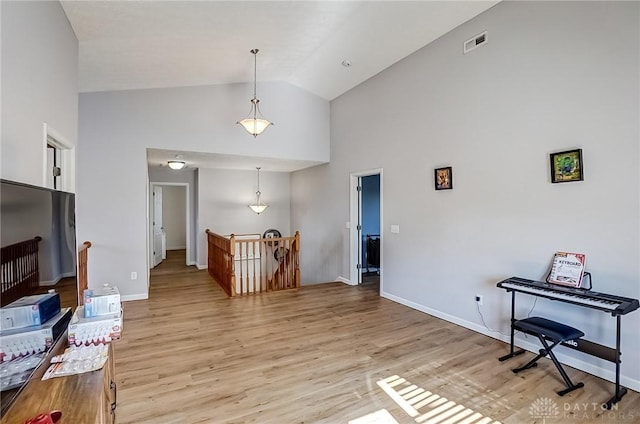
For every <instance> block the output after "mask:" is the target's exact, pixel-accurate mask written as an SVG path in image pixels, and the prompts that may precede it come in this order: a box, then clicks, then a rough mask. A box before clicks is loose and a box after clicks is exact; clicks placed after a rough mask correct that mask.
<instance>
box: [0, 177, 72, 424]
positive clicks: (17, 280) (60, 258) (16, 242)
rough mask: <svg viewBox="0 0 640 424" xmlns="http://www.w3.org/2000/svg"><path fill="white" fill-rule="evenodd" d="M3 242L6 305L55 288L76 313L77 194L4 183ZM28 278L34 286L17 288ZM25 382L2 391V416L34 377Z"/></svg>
mask: <svg viewBox="0 0 640 424" xmlns="http://www.w3.org/2000/svg"><path fill="white" fill-rule="evenodd" d="M0 242H1V247H2V255H1V256H2V258H1V259H2V261H1V262H2V265H1V269H0V271H1V272H0V283H1V286H2V293H1V296H2V299H1V300H2V302H1V303H2V305H3V306H4V305H6V304H8V303H11V301H13V300H15V298H16V297H17V298H19V297H22V296H24V295H30V294H40V293H47V291H48V290H50V289H54V290H55V291H56V292H57V293H59V294H60V304H61V307H63V308H71V309H72V310H75V308H76V307H77V303H78V300H77V299H78V298H77V279H76V275H77V272H76V269H77V265H76V261H77V245H76V231H75V195H74V194H73V193H66V192H62V191H55V190H50V189H47V188H43V187H37V186H32V185H28V184H22V183H17V182H13V181H7V180H0ZM34 247H37V253H34V251H33V249H34ZM16 257H22V259H20V260H17V259H15V258H16ZM36 259H37V260H36ZM34 262H36V263H37V265H36V264H35V263H34ZM34 269H35V271H34ZM34 272H35V274H34ZM27 280H28V284H29V287H27V288H26V289H24V290H16V289H15V286H16V285H18V284H24V281H27ZM0 337H2V336H1V335H0ZM26 372H27V373H28V372H29V371H28V370H27V371H26ZM24 378H25V381H24V382H23V383H22V386H18V387H15V388H10V387H7V389H6V390H4V389H3V390H2V393H0V406H1V409H0V416H2V415H3V414H4V412H6V410H7V408H8V407H9V406H10V404H11V402H12V401H13V399H15V397H16V396H17V395H18V393H19V392H20V391H21V389H22V387H24V385H26V383H27V382H28V381H29V379H30V378H31V377H30V375H29V376H25V377H24ZM3 387H4V386H3Z"/></svg>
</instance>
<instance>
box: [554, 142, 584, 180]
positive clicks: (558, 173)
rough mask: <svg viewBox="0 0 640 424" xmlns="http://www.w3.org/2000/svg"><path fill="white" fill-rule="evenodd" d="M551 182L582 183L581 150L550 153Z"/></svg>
mask: <svg viewBox="0 0 640 424" xmlns="http://www.w3.org/2000/svg"><path fill="white" fill-rule="evenodd" d="M549 157H550V161H551V182H552V183H568V182H571V181H583V180H584V174H583V172H584V169H583V163H582V149H574V150H567V151H564V152H557V153H551V155H549Z"/></svg>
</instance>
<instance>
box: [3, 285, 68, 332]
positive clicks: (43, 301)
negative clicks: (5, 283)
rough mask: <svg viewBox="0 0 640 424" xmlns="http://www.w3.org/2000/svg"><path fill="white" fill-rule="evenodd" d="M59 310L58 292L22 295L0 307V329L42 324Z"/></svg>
mask: <svg viewBox="0 0 640 424" xmlns="http://www.w3.org/2000/svg"><path fill="white" fill-rule="evenodd" d="M59 312H60V295H59V294H58V293H49V294H36V295H32V296H24V297H21V298H20V299H18V300H16V301H15V302H12V303H10V304H8V305H7V306H4V307H2V308H0V330H10V329H12V328H23V327H29V326H32V325H42V324H44V323H46V322H47V321H48V320H49V319H51V318H53V317H54V316H56V315H57V314H58V313H59Z"/></svg>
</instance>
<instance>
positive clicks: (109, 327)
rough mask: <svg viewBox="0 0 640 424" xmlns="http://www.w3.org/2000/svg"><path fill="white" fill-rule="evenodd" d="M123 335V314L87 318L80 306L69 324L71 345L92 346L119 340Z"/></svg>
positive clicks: (119, 312)
mask: <svg viewBox="0 0 640 424" xmlns="http://www.w3.org/2000/svg"><path fill="white" fill-rule="evenodd" d="M121 335H122V313H121V311H118V313H117V314H109V315H100V316H97V317H91V318H85V317H84V307H83V306H78V308H77V309H76V312H75V313H74V314H73V317H72V318H71V322H70V323H69V334H68V338H69V345H76V346H80V345H90V344H100V343H108V342H110V341H113V340H119V339H120V336H121Z"/></svg>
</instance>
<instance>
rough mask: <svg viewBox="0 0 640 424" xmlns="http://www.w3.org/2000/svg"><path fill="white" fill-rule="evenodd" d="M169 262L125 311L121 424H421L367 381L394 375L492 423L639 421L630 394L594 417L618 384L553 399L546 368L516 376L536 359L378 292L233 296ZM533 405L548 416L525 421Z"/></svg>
mask: <svg viewBox="0 0 640 424" xmlns="http://www.w3.org/2000/svg"><path fill="white" fill-rule="evenodd" d="M174 256H175V254H174ZM168 259H169V261H167V263H166V264H165V263H163V265H168V266H165V267H164V269H160V268H159V267H158V269H156V270H152V273H151V287H150V295H149V300H143V301H133V302H125V303H124V314H125V315H124V318H125V319H124V331H123V338H122V340H120V341H118V342H116V344H115V351H116V352H115V355H116V377H117V381H118V407H117V411H116V412H117V422H118V423H119V424H125V423H137V424H140V423H163V424H165V423H278V424H281V423H348V422H349V421H350V420H353V419H356V418H358V417H362V416H365V415H367V414H370V413H373V412H375V411H378V410H381V409H386V410H387V411H388V412H390V413H391V415H392V416H393V417H394V418H395V420H396V421H397V422H398V423H401V424H402V423H416V422H418V421H416V419H414V418H412V417H410V416H409V415H408V414H407V413H406V412H405V411H404V410H403V409H402V408H401V407H400V406H398V405H397V404H396V403H395V402H394V401H393V400H392V399H391V397H390V396H389V395H388V394H387V393H385V392H384V391H383V390H382V389H381V388H380V387H379V386H378V385H377V384H376V383H377V382H378V381H379V380H382V379H386V378H389V377H391V376H394V375H398V376H400V377H403V378H405V379H406V380H407V381H408V382H410V383H411V384H413V385H416V386H417V387H419V388H422V389H424V390H426V391H430V392H432V393H433V394H436V395H438V396H440V397H444V398H446V399H448V400H449V401H453V402H454V403H455V404H457V405H462V406H463V407H465V408H467V409H470V410H473V411H474V412H476V413H478V414H479V415H481V416H483V417H485V418H487V419H488V421H487V422H493V420H498V421H500V422H503V423H517V424H520V423H542V422H543V421H544V419H545V418H546V420H547V421H546V422H548V423H550V424H551V423H564V422H569V423H586V422H598V423H601V422H610V423H614V422H616V423H617V422H638V417H640V395H639V394H638V393H636V392H633V391H630V392H629V394H627V396H626V397H625V398H624V399H623V400H622V402H621V403H620V404H619V406H618V410H617V411H611V412H609V411H602V410H601V409H600V406H599V405H600V404H601V403H602V402H603V401H605V400H607V399H608V398H609V397H610V395H611V393H612V390H613V385H612V384H611V383H609V382H606V381H604V380H601V379H599V378H596V377H593V376H591V375H588V374H585V373H583V372H581V371H578V370H574V369H571V368H568V373H569V376H570V377H571V378H572V379H573V380H574V382H575V381H583V382H584V383H585V388H584V389H580V390H577V391H575V392H573V393H570V394H568V395H566V396H564V397H562V398H560V397H558V396H557V395H556V394H555V391H556V390H559V389H561V388H563V383H562V380H561V378H560V376H559V375H558V374H557V371H556V370H555V368H554V367H553V364H552V363H551V361H549V360H548V359H544V360H541V361H540V364H539V366H538V367H537V368H534V369H532V370H528V371H526V372H523V373H521V374H519V375H515V374H513V373H512V372H511V368H514V367H515V366H516V365H517V364H518V365H519V364H521V363H523V362H524V361H525V360H528V359H529V358H530V357H531V354H526V355H523V356H520V357H518V358H515V359H512V360H511V361H507V362H505V363H500V362H498V360H497V357H498V356H500V355H502V354H504V353H505V352H506V351H507V345H506V344H504V343H503V342H500V341H497V340H494V339H491V338H489V337H486V336H484V335H481V334H478V333H475V332H473V331H470V330H467V329H464V328H462V327H459V326H457V325H454V324H450V323H447V322H445V321H442V320H440V319H437V318H434V317H431V316H429V315H426V314H424V313H421V312H418V311H415V310H413V309H410V308H407V307H405V306H402V305H399V304H397V303H394V302H392V301H390V300H387V299H383V298H381V297H379V296H378V294H377V290H376V289H375V288H374V289H370V288H367V287H362V286H360V287H358V286H356V287H352V286H346V285H343V284H341V283H329V284H322V285H316V286H303V287H302V288H300V289H298V290H296V291H288V292H277V293H270V294H266V295H261V296H251V297H246V298H236V299H228V298H227V297H226V295H225V294H224V293H223V292H222V290H221V289H220V288H219V287H218V285H217V284H216V283H215V282H213V281H212V279H211V278H210V277H209V275H208V274H207V272H206V271H194V269H192V268H187V267H185V266H184V265H183V264H184V261H182V262H180V261H176V262H175V263H174V264H173V265H170V264H171V260H172V258H168ZM174 259H175V258H174ZM167 268H170V269H171V270H169V269H167ZM406 384H407V385H408V384H409V383H406ZM539 399H543V400H546V399H549V402H552V403H553V405H555V407H556V409H549V410H548V411H547V412H545V413H543V414H538V415H540V416H537V417H536V416H534V414H533V413H532V408H531V407H532V405H533V403H534V402H535V401H537V400H539ZM567 405H568V406H567ZM430 408H431V407H430V406H429V405H427V406H425V407H422V408H421V409H420V413H425V412H428V411H429V410H430ZM567 408H569V409H570V411H566V410H565V409H567ZM576 408H577V409H576ZM543 412H544V411H543ZM554 412H557V413H558V415H555V414H554ZM545 414H546V415H545ZM614 414H617V415H614ZM632 414H635V419H634V418H631V420H629V417H633V415H632ZM435 419H436V421H434V422H441V423H444V422H446V421H445V416H444V415H442V416H441V417H440V418H439V421H438V416H437V415H436V416H435ZM447 419H450V418H447ZM421 422H430V421H421ZM450 422H458V423H459V422H461V420H458V421H455V419H452V421H450ZM473 422H474V423H479V422H482V421H480V418H478V419H477V420H474V421H473Z"/></svg>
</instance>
